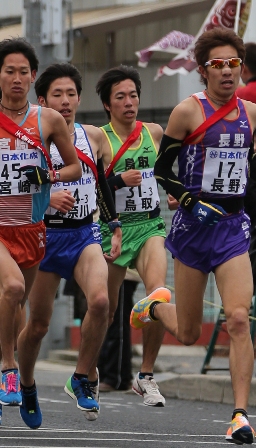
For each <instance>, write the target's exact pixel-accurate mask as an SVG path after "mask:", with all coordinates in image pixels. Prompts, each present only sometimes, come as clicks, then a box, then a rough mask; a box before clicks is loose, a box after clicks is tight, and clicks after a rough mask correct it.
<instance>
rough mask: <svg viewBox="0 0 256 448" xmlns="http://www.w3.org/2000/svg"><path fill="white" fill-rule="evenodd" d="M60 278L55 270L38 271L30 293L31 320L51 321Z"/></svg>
mask: <svg viewBox="0 0 256 448" xmlns="http://www.w3.org/2000/svg"><path fill="white" fill-rule="evenodd" d="M60 279H61V277H60V276H59V275H58V274H55V273H54V272H44V271H40V270H39V271H38V272H37V274H36V278H35V281H34V283H33V285H32V288H31V291H30V293H29V295H28V297H29V313H30V320H43V321H44V322H46V323H48V322H49V321H50V318H51V315H52V310H53V305H54V299H55V296H56V292H57V289H58V286H59V283H60Z"/></svg>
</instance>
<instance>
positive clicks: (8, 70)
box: [0, 53, 36, 103]
mask: <svg viewBox="0 0 256 448" xmlns="http://www.w3.org/2000/svg"><path fill="white" fill-rule="evenodd" d="M35 77H36V72H35V70H33V72H31V69H30V65H29V61H28V59H27V58H26V57H25V56H24V55H23V54H22V53H11V54H8V55H7V56H6V57H5V58H4V63H3V65H2V68H1V71H0V87H1V89H2V98H3V103H4V100H6V99H8V100H10V101H13V102H19V101H20V100H23V99H24V98H26V97H27V94H28V92H29V90H30V86H31V83H32V82H33V81H34V80H35Z"/></svg>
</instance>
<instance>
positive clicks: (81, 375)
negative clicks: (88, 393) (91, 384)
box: [74, 372, 88, 380]
mask: <svg viewBox="0 0 256 448" xmlns="http://www.w3.org/2000/svg"><path fill="white" fill-rule="evenodd" d="M74 378H75V380H82V379H83V378H85V379H87V380H88V375H85V374H84V373H76V372H75V373H74Z"/></svg>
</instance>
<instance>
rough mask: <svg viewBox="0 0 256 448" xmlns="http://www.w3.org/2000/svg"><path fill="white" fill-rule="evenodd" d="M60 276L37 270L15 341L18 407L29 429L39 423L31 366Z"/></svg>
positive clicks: (48, 321) (45, 327)
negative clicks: (23, 322) (26, 315)
mask: <svg viewBox="0 0 256 448" xmlns="http://www.w3.org/2000/svg"><path fill="white" fill-rule="evenodd" d="M59 282H60V277H59V276H58V275H57V274H54V273H51V272H44V271H38V273H37V276H36V279H35V282H34V284H33V286H32V289H31V291H30V293H29V307H30V313H29V318H28V322H27V324H26V326H25V328H24V329H23V331H22V332H21V334H20V336H19V338H18V359H19V366H20V373H21V394H22V405H21V407H20V415H21V417H22V419H23V421H24V422H25V423H26V425H27V426H29V427H30V428H32V429H37V428H39V426H41V423H42V414H41V410H40V407H39V404H38V399H37V390H36V385H35V381H34V367H35V363H36V359H37V356H38V353H39V350H40V346H41V341H42V339H43V337H44V336H45V334H46V333H47V331H48V326H49V323H50V319H51V315H52V310H53V303H54V298H55V295H56V291H57V288H58V285H59Z"/></svg>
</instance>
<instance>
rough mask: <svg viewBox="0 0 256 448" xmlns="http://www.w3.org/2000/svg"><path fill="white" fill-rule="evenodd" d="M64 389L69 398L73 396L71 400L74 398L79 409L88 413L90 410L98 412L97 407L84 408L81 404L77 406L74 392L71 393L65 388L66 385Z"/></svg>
mask: <svg viewBox="0 0 256 448" xmlns="http://www.w3.org/2000/svg"><path fill="white" fill-rule="evenodd" d="M64 391H65V392H66V394H68V395H69V396H70V397H71V398H73V400H76V405H77V407H78V409H80V410H81V411H85V412H89V413H90V412H97V413H98V412H99V410H98V409H97V408H92V409H86V408H83V407H82V406H79V404H78V401H77V398H76V396H75V394H73V393H72V392H71V391H70V390H69V389H68V388H67V386H65V387H64ZM88 420H89V419H88ZM93 420H96V419H93Z"/></svg>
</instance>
